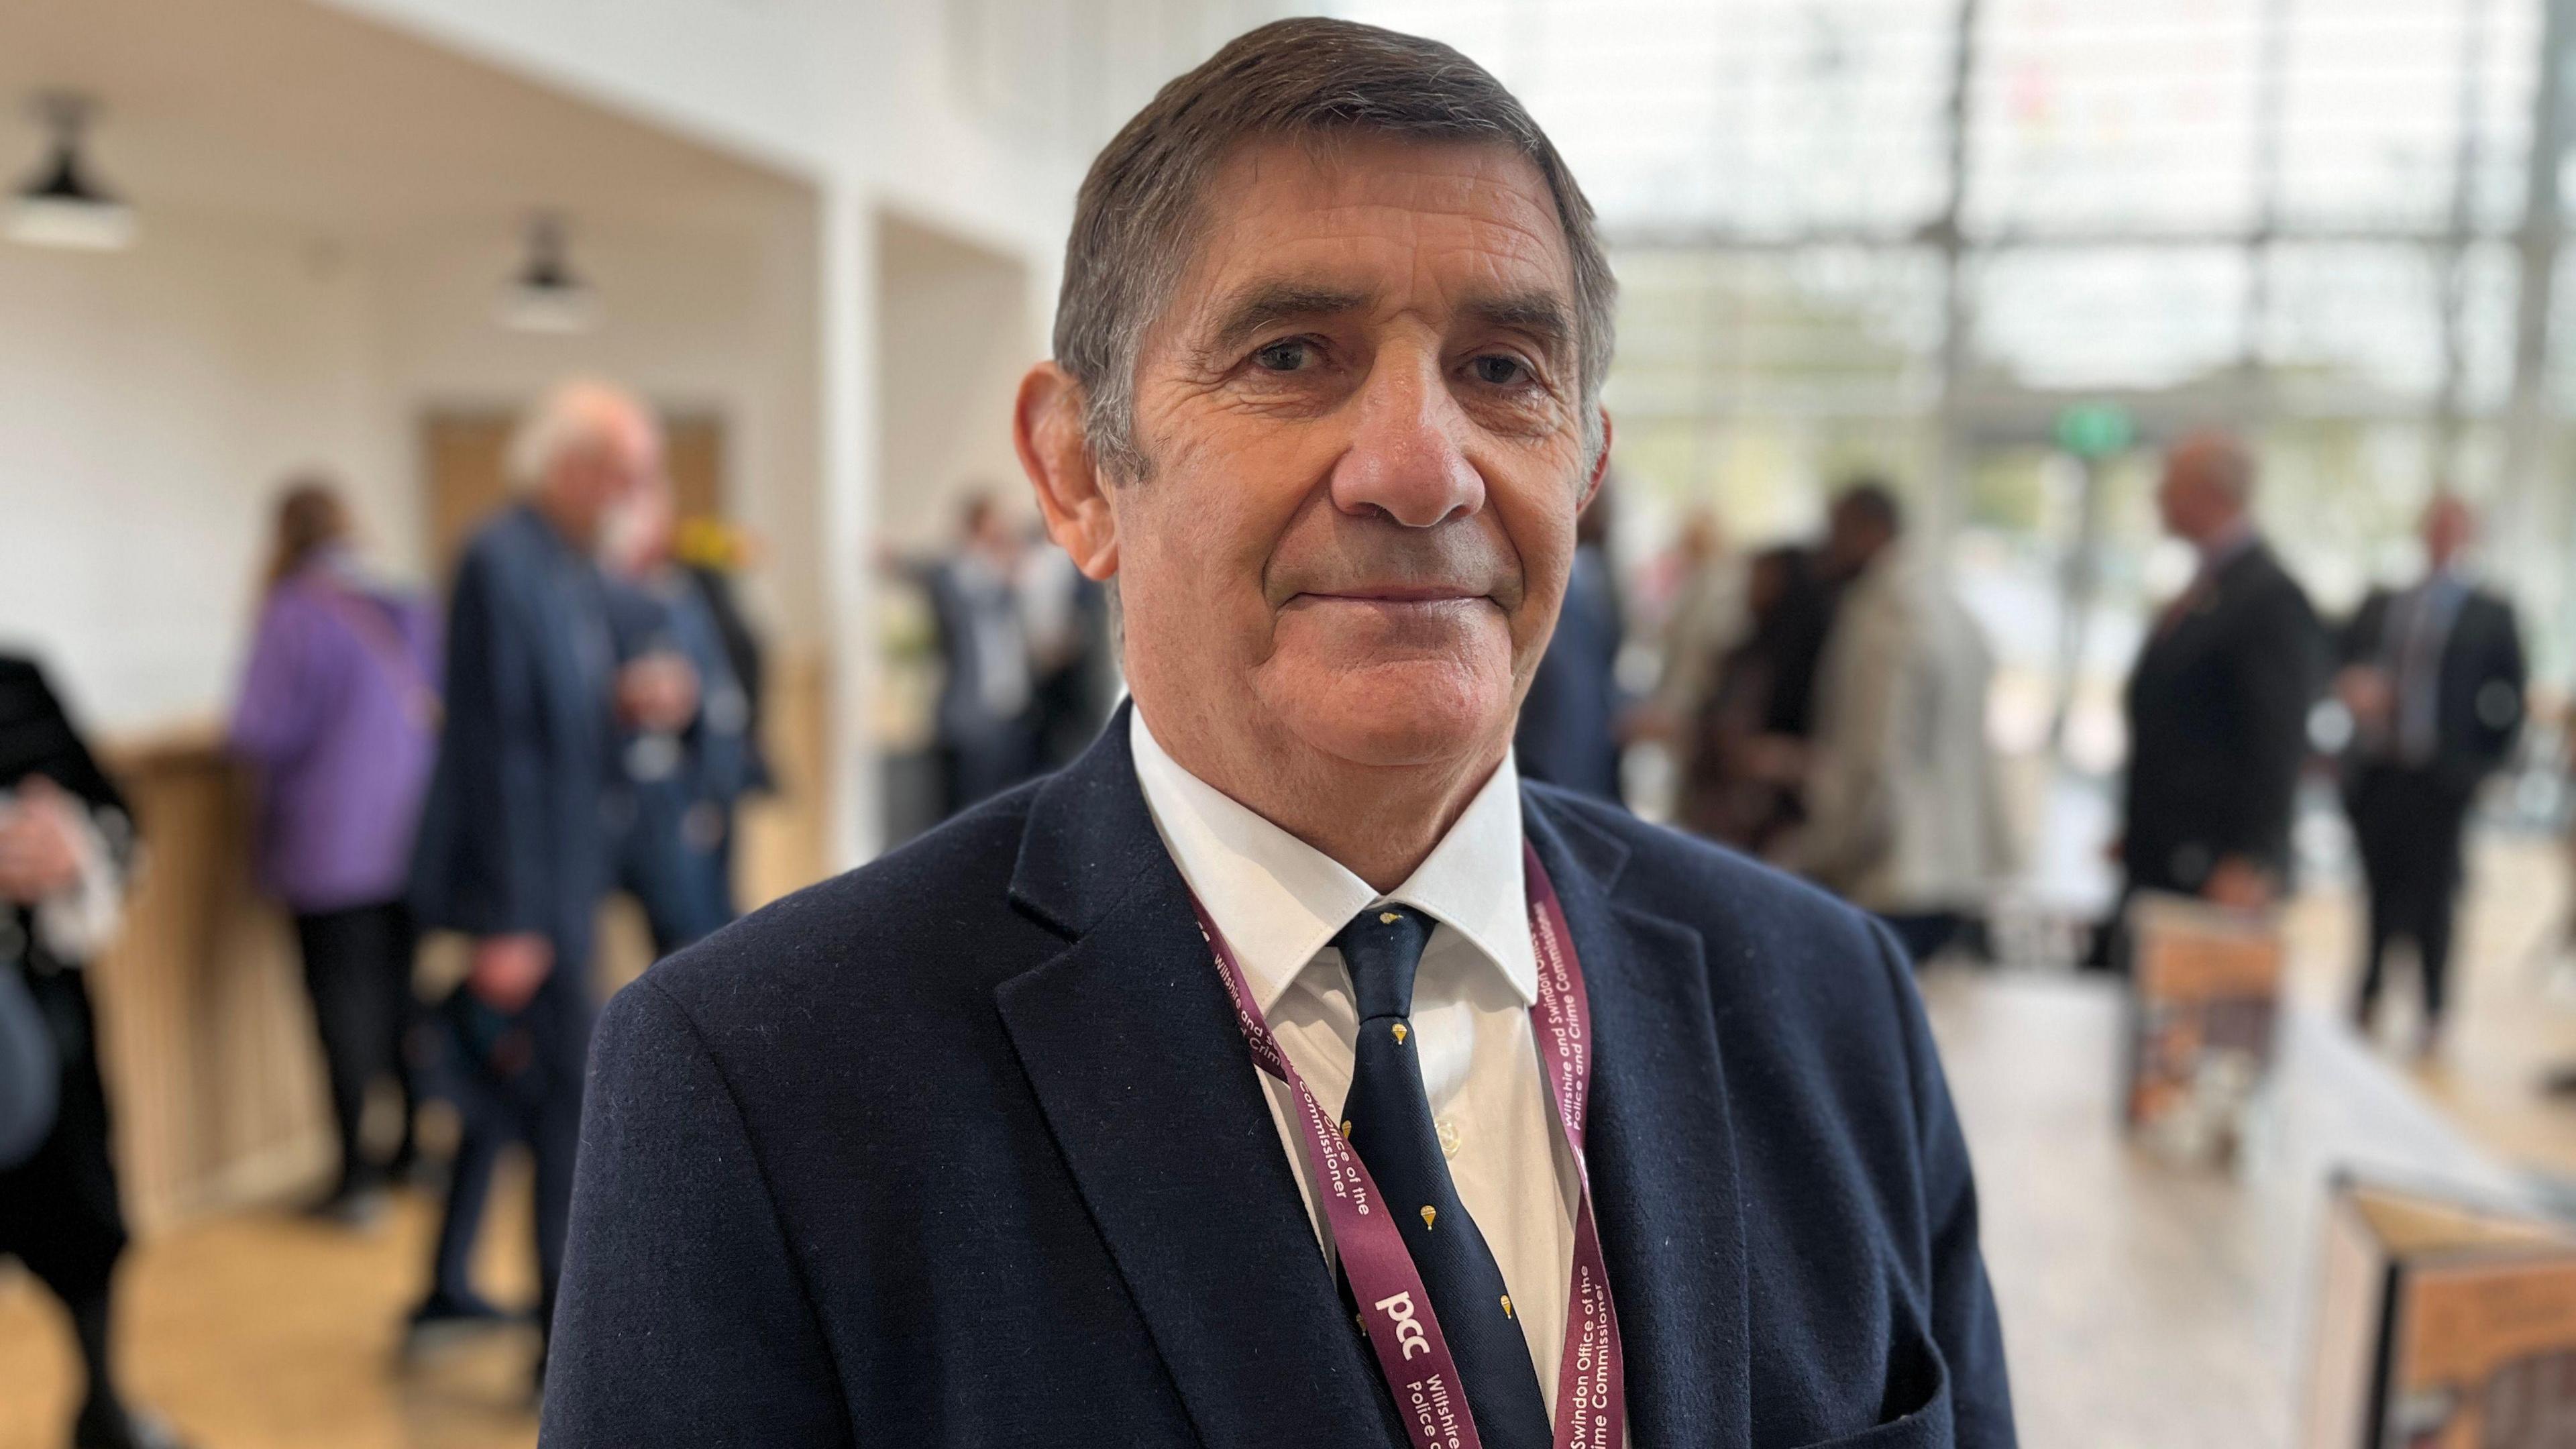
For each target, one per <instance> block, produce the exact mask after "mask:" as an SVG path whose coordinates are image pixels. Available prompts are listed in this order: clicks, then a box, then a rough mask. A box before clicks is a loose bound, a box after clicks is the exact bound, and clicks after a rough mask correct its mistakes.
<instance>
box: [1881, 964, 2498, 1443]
mask: <svg viewBox="0 0 2576 1449" xmlns="http://www.w3.org/2000/svg"><path fill="white" fill-rule="evenodd" d="M1924 997H1925V1001H1926V1003H1927V1005H1928V1007H1929V1009H1930V1011H1931V1015H1932V1024H1933V1030H1934V1032H1935V1034H1936V1035H1937V1036H1938V1037H1939V1038H1940V1041H1941V1048H1942V1057H1943V1060H1944V1062H1945V1063H1946V1064H1947V1067H1948V1070H1949V1073H1950V1083H1951V1091H1952V1094H1953V1095H1954V1096H1955V1098H1956V1099H1957V1102H1958V1107H1959V1115H1960V1118H1961V1120H1962V1121H1963V1122H1964V1123H1965V1124H1966V1129H1967V1134H1968V1146H1969V1151H1970V1152H1971V1154H1972V1155H1973V1156H1974V1157H1975V1159H1976V1165H1977V1181H1978V1186H1979V1189H1980V1192H1981V1194H1982V1208H1983V1233H1984V1242H1985V1250H1986V1261H1987V1266H1988V1270H1989V1272H1990V1273H1991V1274H1992V1276H1993V1278H1994V1283H1995V1291H1996V1296H1997V1298H1998V1299H1999V1300H2000V1302H2001V1305H2002V1309H2003V1319H2004V1338H2005V1341H2006V1344H2007V1346H2008V1348H2009V1350H2010V1352H2011V1355H2012V1372H2013V1398H2014V1401H2015V1404H2016V1407H2017V1409H2018V1412H2019V1417H2020V1422H2021V1439H2022V1442H2023V1443H2025V1444H2028V1445H2032V1446H2034V1449H2055V1446H2061V1445H2065V1446H2075V1445H2081V1446H2085V1449H2178V1446H2199V1445H2212V1446H2226V1449H2288V1446H2290V1445H2292V1444H2293V1443H2295V1442H2296V1440H2295V1438H2294V1433H2295V1429H2296V1420H2297V1417H2298V1404H2299V1396H2300V1394H2301V1393H2302V1392H2303V1390H2304V1385H2305V1381H2306V1335H2307V1315H2308V1312H2309V1305H2310V1303H2311V1302H2312V1301H2313V1297H2314V1294H2313V1291H2312V1289H2313V1283H2314V1279H2315V1275H2316V1245H2315V1234H2316V1230H2317V1227H2318V1225H2319V1223H2320V1222H2321V1220H2322V1215H2323V1211H2324V1206H2325V1201H2326V1185H2327V1182H2328V1180H2329V1177H2330V1176H2331V1174H2332V1173H2333V1172H2334V1171H2335V1170H2336V1169H2337V1168H2339V1167H2351V1168H2358V1169H2362V1170H2366V1171H2369V1172H2372V1173H2376V1174H2380V1175H2387V1176H2396V1177H2400V1178H2404V1179H2407V1180H2433V1181H2439V1182H2449V1183H2456V1184H2459V1185H2461V1186H2463V1187H2467V1188H2471V1189H2475V1190H2478V1191H2481V1192H2484V1193H2487V1194H2492V1195H2500V1196H2505V1197H2510V1198H2519V1199H2525V1200H2527V1199H2528V1198H2529V1196H2530V1194H2529V1193H2528V1191H2527V1190H2526V1186H2525V1184H2524V1183H2523V1182H2522V1180H2521V1179H2520V1178H2519V1176H2518V1175H2517V1174H2515V1173H2513V1172H2512V1171H2511V1170H2509V1169H2507V1168H2505V1167H2504V1166H2502V1165H2501V1164H2499V1163H2497V1162H2495V1161H2493V1160H2491V1159H2490V1158H2489V1157H2487V1156H2486V1155H2485V1154H2484V1153H2483V1152H2481V1151H2479V1150H2478V1149H2477V1148H2475V1147H2474V1146H2472V1145H2471V1144H2470V1143H2468V1142H2467V1141H2466V1140H2464V1139H2463V1138H2462V1137H2461V1136H2460V1135H2459V1134H2458V1132H2457V1131H2456V1130H2455V1129H2454V1128H2452V1127H2451V1126H2450V1124H2449V1123H2448V1122H2447V1121H2446V1120H2444V1119H2443V1118H2442V1117H2441V1116H2440V1115H2439V1114H2437V1113H2436V1112H2435V1111H2434V1109H2433V1108H2432V1107H2431V1106H2430V1105H2429V1104H2427V1103H2426V1102H2425V1101H2424V1100H2423V1098H2422V1097H2421V1096H2420V1095H2419V1094H2418V1093H2417V1092H2416V1091H2415V1089H2414V1088H2413V1087H2411V1086H2409V1085H2408V1084H2407V1083H2406V1082H2405V1081H2403V1080H2402V1079H2401V1078H2399V1077H2398V1076H2397V1075H2396V1074H2395V1073H2394V1072H2392V1071H2391V1070H2390V1069H2389V1068H2388V1067H2387V1066H2386V1065H2384V1064H2383V1063H2382V1062H2381V1061H2380V1060H2379V1059H2377V1058H2376V1057H2373V1056H2372V1055H2370V1054H2369V1053H2368V1052H2367V1051H2366V1050H2365V1049H2364V1048H2363V1046H2362V1044H2361V1043H2360V1041H2359V1040H2358V1039H2357V1038H2355V1037H2354V1036H2353V1035H2352V1033H2351V1032H2350V1030H2349V1029H2348V1028H2346V1027H2344V1026H2343V1025H2342V1024H2341V1023H2340V1022H2337V1021H2334V1020H2332V1019H2330V1018H2327V1017H2324V1016H2321V1015H2319V1014H2317V1013H2315V1012H2313V1011H2310V1010H2307V1009H2304V1008H2299V1007H2293V1008H2291V1009H2289V1010H2288V1011H2287V1012H2285V1014H2284V1016H2283V1018H2282V1026H2281V1041H2280V1056H2279V1060H2278V1064H2277V1067H2276V1075H2275V1080H2274V1082H2273V1084H2272V1086H2271V1087H2270V1089H2269V1098H2268V1101H2267V1102H2266V1104H2265V1106H2264V1108H2263V1110H2262V1113H2261V1116H2260V1120H2259V1122H2258V1125H2257V1127H2256V1130H2255V1132H2254V1133H2253V1137H2252V1141H2251V1143H2250V1144H2249V1147H2248V1150H2247V1152H2246V1154H2245V1156H2244V1159H2243V1160H2242V1161H2241V1162H2240V1163H2239V1164H2238V1165H2237V1166H2236V1167H2235V1168H2233V1169H2231V1170H2225V1171H2222V1170H2219V1169H2216V1168H2209V1167H2198V1166H2187V1165H2181V1164H2177V1163H2173V1162H2170V1161H2167V1160H2165V1159H2163V1158H2161V1157H2159V1156H2157V1155H2156V1154H2155V1153H2154V1152H2153V1151H2151V1150H2149V1149H2147V1148H2145V1147H2143V1146H2139V1145H2136V1144H2133V1143H2131V1142H2130V1141H2128V1140H2127V1139H2126V1138H2125V1137H2124V1136H2123V1135H2122V1134H2121V1132H2120V1131H2119V1128H2118V1121H2117V1115H2116V1108H2115V1105H2114V1100H2115V1089H2116V1085H2117V1084H2116V1082H2115V1080H2114V1074H2115V1071H2116V1068H2117V1063H2118V1061H2119V1043H2120V1028H2121V1001H2120V995H2119V990H2118V987H2117V985H2116V984H2115V983H2113V982H2110V981H2107V980H2103V979H2100V978H2074V977H2068V976H2062V975H2040V974H2019V973H2007V974H2000V975H1992V974H1979V973H1973V972H1967V971H1958V972H1936V973H1933V974H1932V975H1930V976H1928V977H1927V978H1926V979H1925V981H1924Z"/></svg>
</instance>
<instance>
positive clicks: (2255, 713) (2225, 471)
mask: <svg viewBox="0 0 2576 1449" xmlns="http://www.w3.org/2000/svg"><path fill="white" fill-rule="evenodd" d="M2253 487H2254V460H2253V458H2252V456H2251V455H2250V454H2249V453H2247V452H2246V450H2245V448H2244V446H2243V445H2242V444H2241V443H2239V442H2238V441H2236V440H2235V439H2234V438H2231V437H2227V436H2225V435H2222V434H2216V433H2203V434H2199V435H2197V436H2194V437H2191V438H2188V439H2185V440H2184V441H2183V442H2181V443H2180V444H2178V445H2176V447H2175V448H2174V450H2173V452H2172V454H2171V455H2170V457H2169V458H2168V460H2167V462H2166V465H2165V475H2164V481H2163V484H2162V486H2161V487H2160V488H2158V490H2157V493H2156V504H2157V508H2158V511H2159V512H2160V513H2161V514H2162V516H2163V519H2164V524H2165V527H2166V529H2167V530H2168V531H2169V532H2171V533H2173V534H2174V535H2175V536H2176V537H2178V538H2181V539H2182V540H2183V541H2185V542H2187V543H2189V544H2190V545H2191V546H2192V547H2193V549H2194V550H2195V551H2197V552H2198V554H2199V555H2200V567H2199V570H2198V571H2197V572H2196V573H2195V574H2194V575H2193V577H2192V581H2191V583H2190V584H2189V585H2188V586H2187V587H2186V588H2184V590H2183V591H2182V593H2181V594H2179V595H2177V596H2176V597H2175V598H2174V600H2173V601H2172V602H2171V603H2169V604H2167V605H2166V606H2165V608H2164V609H2163V610H2162V611H2161V612H2160V613H2159V614H2158V615H2157V617H2156V619H2155V621H2154V622H2153V623H2152V624H2151V625H2150V626H2149V632H2148V635H2147V641H2146V645H2145V647H2144V648H2142V649H2141V650H2140V651H2139V653H2138V660H2137V664H2136V666H2135V667H2134V668H2133V669H2132V671H2131V673H2130V676H2129V686H2128V693H2127V697H2126V703H2127V711H2128V722H2129V751H2130V753H2129V770H2128V778H2127V781H2126V785H2125V788H2124V790H2123V793H2122V801H2121V805H2122V809H2121V814H2122V818H2123V821H2124V834H2123V835H2122V836H2121V839H2120V842H2119V860H2120V864H2121V866H2122V868H2123V871H2124V874H2125V877H2126V881H2125V889H2124V891H2123V900H2124V902H2125V899H2126V897H2127V895H2129V894H2132V893H2135V892H2137V891H2142V890H2153V891H2172V892H2176V893H2179V894H2183V895H2193V896H2201V897H2204V898H2207V899H2209V900H2213V901H2217V902H2221V903H2223V904H2229V905H2236V906H2245V907H2259V906H2262V905H2266V904H2268V903H2270V902H2271V901H2274V900H2276V899H2278V898H2279V896H2280V894H2281V891H2282V890H2283V888H2284V885H2285V883H2286V882H2287V880H2288V878H2289V871H2290V815H2291V808H2292V805H2293V803H2294V801H2295V798H2296V795H2297V792H2298V784H2299V772H2300V769H2301V767H2302V765H2303V764H2304V763H2305V761H2306V759H2307V754H2308V724H2307V721H2308V710H2309V707H2310V706H2311V705H2312V704H2314V703H2315V701H2316V699H2317V696H2318V694H2319V692H2320V687H2321V685H2322V683H2323V678H2324V672H2325V670H2324V661H2325V654H2326V650H2325V636H2324V633H2323V631H2322V629H2321V628H2320V627H2319V626H2318V623H2317V617H2316V612H2315V610H2314V609H2312V608H2311V607H2310V606H2309V603H2308V597H2307V594H2306V593H2305V592H2303V591H2302V590H2301V589H2300V588H2299V585H2298V583H2297V581H2296V580H2294V579H2292V578H2291V577H2290V575H2289V573H2288V571H2286V570H2285V569H2283V568H2282V567H2281V563H2280V560H2279V559H2278V558H2276V557H2275V556H2274V555H2273V553H2272V550H2271V548H2270V547H2269V546H2268V545H2266V544H2265V543H2264V542H2263V540H2262V538H2261V536H2260V535H2258V534H2257V533H2256V532H2255V529H2254V521H2253V518H2252V517H2251V515H2250V513H2249V511H2248V505H2249V503H2250V501H2251V495H2252V492H2253ZM2115 934H2116V923H2114V926H2113V928H2112V929H2110V930H2106V932H2105V939H2106V940H2108V939H2110V938H2112V937H2113V936H2114V935H2115Z"/></svg>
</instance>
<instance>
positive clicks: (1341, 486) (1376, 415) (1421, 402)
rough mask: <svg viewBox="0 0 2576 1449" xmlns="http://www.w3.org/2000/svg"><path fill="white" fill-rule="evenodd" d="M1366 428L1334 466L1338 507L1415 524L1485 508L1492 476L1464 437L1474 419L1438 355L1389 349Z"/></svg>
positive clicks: (1373, 383) (1365, 400)
mask: <svg viewBox="0 0 2576 1449" xmlns="http://www.w3.org/2000/svg"><path fill="white" fill-rule="evenodd" d="M1358 402H1359V431H1358V433H1357V435H1356V436H1354V437H1353V438H1352V439H1351V447H1350V451H1348V452H1346V453H1344V454H1343V455H1342V458H1341V461H1340V462H1339V463H1337V464H1336V465H1334V468H1333V504H1334V506H1335V507H1337V508H1339V509H1341V510H1342V511H1343V512H1345V513H1360V514H1365V513H1381V514H1384V515H1385V516H1386V517H1388V518H1391V519H1393V520H1394V521H1396V522H1397V523H1400V524H1403V525H1404V526H1405V527H1407V528H1429V527H1431V526H1433V525H1434V524H1439V523H1446V522H1448V521H1449V520H1451V519H1453V518H1465V517H1468V516H1470V515H1472V514H1474V513H1475V512H1476V511H1477V510H1478V509H1481V508H1483V507H1484V506H1485V479H1484V476H1483V475H1482V474H1480V473H1478V472H1477V471H1476V468H1475V465H1474V464H1472V463H1470V462H1468V461H1467V454H1466V451H1465V449H1464V448H1463V447H1462V446H1461V441H1462V439H1463V438H1464V437H1465V435H1466V432H1467V428H1468V421H1467V418H1466V415H1465V414H1464V413H1462V412H1461V411H1460V410H1459V407H1458V400H1457V399H1456V398H1455V397H1453V396H1451V395H1450V392H1449V387H1448V381H1447V379H1446V378H1445V377H1444V376H1443V375H1442V372H1441V367H1440V362H1439V359H1438V358H1437V357H1436V356H1426V357H1407V356H1401V355H1387V354H1381V355H1380V356H1379V358H1378V362H1377V365H1376V366H1375V367H1374V368H1372V369H1371V370H1370V373H1369V379H1368V383H1367V386H1366V389H1365V390H1364V391H1363V392H1362V394H1361V395H1360V397H1359V399H1358Z"/></svg>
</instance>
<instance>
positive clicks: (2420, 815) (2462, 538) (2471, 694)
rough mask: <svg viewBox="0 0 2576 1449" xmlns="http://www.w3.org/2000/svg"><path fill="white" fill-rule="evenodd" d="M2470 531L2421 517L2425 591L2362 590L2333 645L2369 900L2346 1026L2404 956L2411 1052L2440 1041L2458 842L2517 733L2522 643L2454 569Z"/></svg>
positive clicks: (2507, 613)
mask: <svg viewBox="0 0 2576 1449" xmlns="http://www.w3.org/2000/svg"><path fill="white" fill-rule="evenodd" d="M2476 528H2477V520H2476V516H2475V515H2474V514H2472V513H2471V512H2470V511H2469V507H2468V505H2467V504H2465V503H2463V502H2461V501H2460V500H2459V499H2457V498H2454V497H2451V496H2449V495H2447V494H2446V495H2443V496H2441V497H2437V498H2435V499H2434V500H2433V502H2432V503H2431V504H2430V505H2428V506H2427V507H2426V508H2425V510H2424V519H2423V524H2422V533H2423V539H2424V558H2425V563H2426V565H2427V568H2426V573H2425V576H2424V578H2423V579H2422V580H2421V581H2419V582H2418V583H2416V584H2415V585H2414V586H2413V587H2411V588H2407V589H2403V590H2395V591H2392V590H2387V589H2379V590H2374V591H2373V592H2372V593H2371V595H2370V596H2369V597H2368V598H2366V599H2364V600H2363V601H2362V604H2361V608H2360V609H2359V611H2357V612H2356V613H2355V614H2354V616H2353V619H2352V622H2351V623H2350V624H2349V625H2348V626H2346V627H2345V629H2344V630H2343V633H2342V637H2341V639H2340V640H2339V641H2338V646H2339V647H2338V650H2337V654H2338V658H2339V662H2340V664H2341V666H2342V669H2341V673H2340V674H2338V675H2337V677H2336V693H2337V694H2338V695H2340V696H2341V698H2342V700H2343V703H2344V706H2345V708H2346V709H2348V710H2349V711H2351V714H2352V720H2353V738H2352V745H2351V748H2350V750H2349V751H2348V752H2347V754H2346V756H2345V761H2344V803H2345V807H2346V809H2347V810H2348V811H2349V812H2350V813H2351V816H2352V829H2353V837H2354V839H2355V841H2356V843H2357V844H2358V845H2359V846H2360V848H2361V862H2362V871H2363V874H2364V875H2365V876H2366V877H2367V879H2368V882H2369V887H2370V932H2369V938H2368V939H2369V944H2368V947H2367V950H2366V953H2365V955H2364V957H2363V962H2362V974H2361V991H2360V995H2359V996H2358V998H2357V999H2356V1000H2355V1002H2354V1005H2353V1015H2354V1017H2355V1019H2356V1020H2357V1021H2358V1022H2359V1024H2360V1025H2361V1028H2362V1029H2363V1030H2364V1031H2368V1030H2369V1029H2370V1023H2371V1018H2372V1016H2373V1014H2374V1012H2375V1010H2376V1008H2377V1007H2378V1004H2379V988H2380V983H2381V980H2382V975H2383V967H2384V966H2385V964H2386V961H2387V958H2388V950H2389V947H2390V946H2391V945H2392V944H2393V943H2394V942H2395V941H2396V940H2397V939H2399V938H2400V937H2403V938H2405V939H2408V940H2411V941H2412V942H2413V943H2414V945H2415V956H2416V962H2417V969H2418V970H2419V971H2420V972H2421V975H2422V982H2423V990H2424V1027H2423V1034H2422V1036H2421V1037H2420V1039H2419V1040H2418V1043H2417V1045H2418V1048H2419V1049H2420V1050H2421V1051H2422V1052H2423V1053H2424V1054H2426V1055H2430V1054H2431V1053H2432V1052H2433V1051H2434V1049H2435V1048H2436V1046H2437V1045H2438V1043H2439V1040H2440V1034H2441V1027H2442V1012H2443V1006H2444V1002H2445V993H2444V986H2445V984H2446V979H2447V976H2448V967H2449V964H2450V956H2451V923H2452V917H2453V913H2454V910H2455V908H2456V905H2457V901H2458V897H2459V889H2460V874H2461V839H2462V836H2463V834H2464V832H2465V828H2466V825H2467V821H2468V814H2469V806H2470V804H2471V802H2472V801H2473V800H2474V799H2475V798H2476V795H2477V789H2478V785H2479V784H2480V783H2481V782H2482V781H2484V780H2485V779H2486V778H2487V776H2488V775H2490V774H2492V773H2494V772H2495V770H2496V769H2497V767H2499V766H2501V765H2502V764H2503V763H2504V762H2505V759H2506V757H2507V756H2508V755H2510V754H2511V753H2512V751H2513V742H2514V740H2515V738H2516V737H2517V736H2518V735H2519V734H2520V733H2521V730H2522V717H2523V686H2524V682H2525V681H2524V667H2525V666H2524V661H2523V652H2522V631H2521V629H2520V627H2519V626H2518V625H2517V624H2516V623H2515V622H2514V615H2513V605H2512V604H2510V603H2508V602H2507V601H2506V600H2504V599H2503V598H2501V597H2499V596H2497V595H2496V594H2494V593H2491V592H2489V591H2487V590H2485V589H2482V588H2479V587H2478V586H2477V585H2476V584H2474V583H2472V582H2471V581H2470V580H2469V579H2468V578H2467V577H2466V576H2465V575H2464V574H2463V573H2462V572H2461V569H2460V564H2461V555H2462V553H2463V552H2464V551H2465V550H2466V549H2467V548H2468V547H2469V544H2470V542H2471V540H2472V537H2473V536H2474V534H2475V532H2476Z"/></svg>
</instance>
